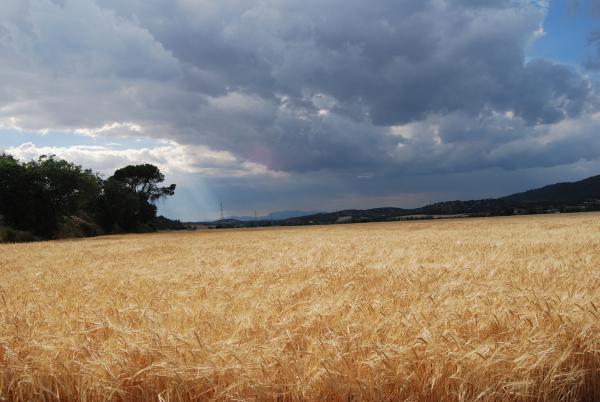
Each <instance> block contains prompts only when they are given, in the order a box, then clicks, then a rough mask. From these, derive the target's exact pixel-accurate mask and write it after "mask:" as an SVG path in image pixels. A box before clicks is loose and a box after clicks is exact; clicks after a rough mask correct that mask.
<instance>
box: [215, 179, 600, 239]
mask: <svg viewBox="0 0 600 402" xmlns="http://www.w3.org/2000/svg"><path fill="white" fill-rule="evenodd" d="M583 211H600V175H596V176H591V177H588V178H586V179H583V180H579V181H575V182H563V183H555V184H550V185H547V186H543V187H539V188H535V189H531V190H527V191H523V192H520V193H514V194H510V195H507V196H503V197H499V198H487V199H479V200H466V201H463V200H455V201H442V202H436V203H433V204H428V205H425V206H423V207H419V208H397V207H380V208H370V209H345V210H339V211H335V212H320V213H316V214H312V215H303V216H295V217H290V218H287V219H281V220H268V219H263V220H253V221H251V222H244V221H241V220H232V219H227V220H222V221H215V222H211V223H208V225H211V224H212V225H213V226H215V227H255V226H301V225H326V224H335V223H363V222H386V221H398V220H416V219H440V218H450V217H483V216H507V215H525V214H540V213H557V212H583Z"/></svg>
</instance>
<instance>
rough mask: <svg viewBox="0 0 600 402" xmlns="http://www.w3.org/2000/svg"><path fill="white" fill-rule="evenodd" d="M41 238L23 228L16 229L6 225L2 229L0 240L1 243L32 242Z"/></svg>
mask: <svg viewBox="0 0 600 402" xmlns="http://www.w3.org/2000/svg"><path fill="white" fill-rule="evenodd" d="M38 240H40V239H39V238H38V237H37V236H35V235H34V234H33V233H31V232H25V231H23V230H14V229H12V228H9V227H6V228H3V229H2V230H0V242H1V243H30V242H32V241H38Z"/></svg>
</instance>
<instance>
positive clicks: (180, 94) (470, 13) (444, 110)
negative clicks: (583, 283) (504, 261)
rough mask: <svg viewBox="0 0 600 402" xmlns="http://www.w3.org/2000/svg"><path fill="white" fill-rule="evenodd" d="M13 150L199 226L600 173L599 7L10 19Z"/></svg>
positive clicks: (102, 11)
mask: <svg viewBox="0 0 600 402" xmlns="http://www.w3.org/2000/svg"><path fill="white" fill-rule="evenodd" d="M0 60H1V63H0V151H4V152H7V153H10V154H12V155H14V156H16V157H18V158H21V159H23V160H28V159H31V158H35V157H37V156H39V155H42V154H54V155H57V156H58V157H60V158H64V159H67V160H69V161H72V162H75V163H77V164H80V165H82V166H84V167H86V168H92V169H95V170H97V171H99V172H101V173H102V174H103V175H104V176H105V177H108V176H110V175H111V173H112V172H113V171H114V170H115V169H117V168H119V167H123V166H125V165H128V164H137V163H153V164H156V165H157V166H159V167H160V169H161V170H162V171H163V172H164V173H165V174H166V177H167V181H168V183H166V184H169V183H171V182H174V183H176V184H177V191H176V195H175V196H174V197H172V198H171V199H169V200H167V201H164V202H163V203H161V204H160V206H159V210H160V212H161V213H163V214H165V215H166V216H169V217H171V218H179V219H182V220H185V221H191V220H206V219H211V218H217V217H218V216H219V214H220V203H221V202H222V203H223V205H224V208H225V211H226V214H227V215H253V214H254V211H255V210H256V211H257V213H258V214H266V213H268V212H272V211H277V210H291V209H294V210H324V211H329V210H339V209H345V208H370V207H382V206H396V207H416V206H420V205H424V204H427V203H431V202H435V201H441V200H454V199H473V198H485V197H495V196H501V195H505V194H510V193H514V192H518V191H523V190H526V189H529V188H532V187H537V186H541V185H545V184H550V183H554V182H559V181H570V180H578V179H582V178H585V177H588V176H592V175H596V174H600V96H599V95H600V92H599V82H600V81H599V80H600V74H599V72H600V0H578V1H577V0H550V1H544V0H377V1H366V0H318V1H317V0H254V1H249V0H219V1H216V0H151V1H149V0H2V2H0Z"/></svg>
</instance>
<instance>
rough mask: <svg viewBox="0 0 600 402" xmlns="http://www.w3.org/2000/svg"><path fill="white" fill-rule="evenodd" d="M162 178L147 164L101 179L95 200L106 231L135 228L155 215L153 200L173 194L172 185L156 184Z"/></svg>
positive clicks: (129, 167)
mask: <svg viewBox="0 0 600 402" xmlns="http://www.w3.org/2000/svg"><path fill="white" fill-rule="evenodd" d="M164 180H165V177H164V175H163V174H162V173H161V172H160V170H159V169H158V168H157V167H156V166H154V165H150V164H144V165H130V166H126V167H124V168H122V169H118V170H117V171H115V173H114V174H113V176H111V177H110V178H108V180H106V181H105V182H104V186H103V192H102V196H101V197H100V200H99V203H98V214H97V215H98V220H99V222H100V223H101V225H102V227H103V228H104V229H105V230H107V231H114V230H115V229H117V230H125V231H135V230H138V229H139V228H140V227H141V226H142V225H146V224H150V223H151V222H152V221H153V220H154V219H155V218H156V212H157V208H156V205H155V203H156V202H157V201H158V200H160V199H161V198H164V197H167V196H171V195H173V194H175V184H171V185H170V186H167V187H159V184H160V183H162V182H163V181H164Z"/></svg>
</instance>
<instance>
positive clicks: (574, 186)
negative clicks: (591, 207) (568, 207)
mask: <svg viewBox="0 0 600 402" xmlns="http://www.w3.org/2000/svg"><path fill="white" fill-rule="evenodd" d="M594 199H596V200H597V199H600V175H599V176H593V177H589V178H587V179H585V180H580V181H576V182H573V183H557V184H551V185H549V186H545V187H541V188H537V189H534V190H529V191H525V192H523V193H517V194H512V195H509V196H506V197H502V198H501V200H504V201H508V202H520V203H536V202H553V203H573V202H583V201H586V200H594Z"/></svg>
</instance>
